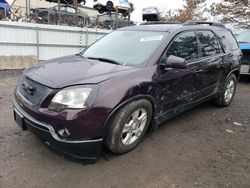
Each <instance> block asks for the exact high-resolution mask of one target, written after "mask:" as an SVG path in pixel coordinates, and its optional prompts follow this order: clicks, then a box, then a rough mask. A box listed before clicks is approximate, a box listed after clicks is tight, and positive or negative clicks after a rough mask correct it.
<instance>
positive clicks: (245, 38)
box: [236, 31, 250, 43]
mask: <svg viewBox="0 0 250 188" xmlns="http://www.w3.org/2000/svg"><path fill="white" fill-rule="evenodd" d="M236 38H237V41H238V42H242V43H250V31H245V32H242V33H240V34H239V35H238V36H237V37H236Z"/></svg>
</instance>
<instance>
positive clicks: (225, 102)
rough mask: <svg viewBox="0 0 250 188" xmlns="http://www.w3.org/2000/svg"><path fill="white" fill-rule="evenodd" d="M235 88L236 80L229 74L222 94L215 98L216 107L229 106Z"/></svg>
mask: <svg viewBox="0 0 250 188" xmlns="http://www.w3.org/2000/svg"><path fill="white" fill-rule="evenodd" d="M236 86H237V79H236V76H235V75H234V74H231V75H230V76H229V77H228V78H227V79H226V82H225V84H224V86H223V89H222V93H221V94H220V95H219V97H218V98H216V100H215V103H216V104H217V105H218V106H221V107H226V106H229V105H230V104H231V102H232V100H233V97H234V95H235V91H236Z"/></svg>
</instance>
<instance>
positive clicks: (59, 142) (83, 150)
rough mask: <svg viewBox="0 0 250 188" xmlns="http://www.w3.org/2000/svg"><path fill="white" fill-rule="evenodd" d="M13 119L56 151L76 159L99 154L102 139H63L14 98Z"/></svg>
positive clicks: (92, 157) (94, 156)
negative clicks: (26, 110) (25, 109)
mask: <svg viewBox="0 0 250 188" xmlns="http://www.w3.org/2000/svg"><path fill="white" fill-rule="evenodd" d="M14 119H15V121H16V122H17V124H18V125H19V126H21V128H22V129H23V130H29V131H30V132H32V133H33V134H35V135H36V136H38V137H39V138H41V139H42V140H44V141H45V142H46V143H47V144H48V145H50V146H51V147H52V148H54V149H55V150H57V151H58V152H60V153H62V154H64V155H66V156H71V157H74V158H78V159H89V160H96V158H97V157H98V156H99V154H100V152H101V149H102V145H103V139H102V138H100V139H93V140H65V139H62V138H60V137H58V135H57V134H56V132H55V130H54V128H53V127H52V126H51V125H48V124H45V123H42V122H39V121H37V120H36V119H35V118H33V117H31V116H30V115H29V114H27V113H26V112H25V111H24V110H23V109H22V108H21V107H20V106H19V105H18V104H17V103H16V102H15V100H14Z"/></svg>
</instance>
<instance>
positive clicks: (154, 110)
mask: <svg viewBox="0 0 250 188" xmlns="http://www.w3.org/2000/svg"><path fill="white" fill-rule="evenodd" d="M140 99H145V100H148V101H149V102H150V103H151V105H152V119H151V123H150V125H149V129H151V130H155V129H156V127H157V122H156V120H155V118H156V117H157V108H158V104H157V103H156V100H155V99H154V98H153V97H152V96H150V95H136V96H134V97H131V98H129V99H127V100H125V101H123V102H122V103H120V104H118V105H117V106H116V107H115V108H114V109H113V110H112V111H111V112H110V114H109V115H108V117H107V118H106V120H105V122H104V133H103V136H104V137H105V135H106V132H107V130H108V128H109V126H110V123H111V121H112V120H113V117H114V115H115V114H116V113H117V112H118V111H119V110H120V109H121V108H122V107H124V106H125V105H127V104H129V103H130V102H132V101H135V100H140Z"/></svg>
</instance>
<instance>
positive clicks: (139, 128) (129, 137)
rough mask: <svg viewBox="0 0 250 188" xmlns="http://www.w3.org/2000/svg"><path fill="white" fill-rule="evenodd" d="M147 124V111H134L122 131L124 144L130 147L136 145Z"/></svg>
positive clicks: (141, 109)
mask: <svg viewBox="0 0 250 188" xmlns="http://www.w3.org/2000/svg"><path fill="white" fill-rule="evenodd" d="M146 122H147V111H146V110H145V109H143V108H140V109H137V110H136V111H134V112H133V113H132V114H131V115H130V116H129V118H128V120H127V122H126V124H125V126H124V128H123V130H122V135H121V136H122V143H123V144H124V145H130V144H132V143H134V142H135V141H136V140H137V139H138V138H139V136H140V135H141V133H142V132H143V130H144V128H145V125H146Z"/></svg>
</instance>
